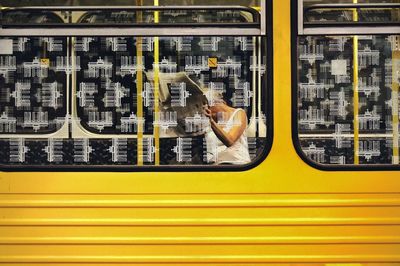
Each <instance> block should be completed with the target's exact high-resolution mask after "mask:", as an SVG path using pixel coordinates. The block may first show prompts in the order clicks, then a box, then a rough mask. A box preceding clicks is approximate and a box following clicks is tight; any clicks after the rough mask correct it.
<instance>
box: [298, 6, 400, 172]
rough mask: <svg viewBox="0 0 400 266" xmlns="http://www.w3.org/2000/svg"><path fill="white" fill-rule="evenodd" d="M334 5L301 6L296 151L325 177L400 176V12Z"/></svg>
mask: <svg viewBox="0 0 400 266" xmlns="http://www.w3.org/2000/svg"><path fill="white" fill-rule="evenodd" d="M315 2H319V3H315ZM327 2H328V1H307V0H304V1H296V4H297V5H298V6H297V8H298V13H297V19H296V20H294V21H293V23H295V24H296V25H294V27H296V28H294V30H293V40H294V42H293V44H294V45H293V55H294V58H295V59H294V61H293V84H294V86H293V88H294V91H293V104H294V106H293V108H294V110H295V113H296V116H294V117H293V129H294V133H293V137H294V143H295V146H296V148H297V151H298V153H299V154H300V155H301V156H302V157H303V158H304V159H305V160H306V161H307V162H309V163H310V164H311V165H313V166H315V167H317V168H319V169H326V170H330V169H400V167H399V84H400V80H399V71H400V36H399V34H400V27H399V24H398V23H399V18H400V17H399V15H400V12H399V11H400V4H397V3H390V2H389V3H381V2H380V3H377V2H375V3H373V1H369V2H366V1H360V2H357V1H347V2H346V1H342V2H341V3H339V2H337V3H332V1H330V2H329V3H327Z"/></svg>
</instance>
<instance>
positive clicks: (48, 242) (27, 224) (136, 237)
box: [0, 0, 400, 266]
mask: <svg viewBox="0 0 400 266" xmlns="http://www.w3.org/2000/svg"><path fill="white" fill-rule="evenodd" d="M289 7H290V3H289V1H288V0H279V1H274V13H275V17H274V23H275V24H274V50H275V54H274V56H275V61H274V70H275V72H274V83H275V88H274V109H275V114H277V115H276V116H275V120H274V123H275V125H274V130H275V132H274V146H273V148H272V151H271V153H270V155H269V157H268V158H267V159H266V160H265V162H263V163H262V164H261V165H260V166H258V167H257V168H255V169H252V170H250V171H247V172H215V173H185V172H173V173H0V265H10V264H11V263H12V265H43V264H45V263H47V264H46V265H60V266H61V265H63V266H67V265H68V266H72V265H91V266H95V265H112V266H114V265H119V266H123V265H146V266H161V265H163V266H165V265H168V266H178V265H187V266H195V265H197V266H198V265H210V266H211V265H218V266H228V265H229V266H231V265H235V266H256V265H274V266H275V265H276V266H323V265H328V266H334V265H335V266H336V265H341V266H345V265H352V266H355V265H357V266H358V265H367V266H398V265H400V193H399V192H400V181H399V180H400V173H399V172H395V171H394V172H368V171H365V172H323V171H318V170H316V169H313V168H311V167H310V166H308V165H307V164H306V163H304V162H303V161H302V160H301V159H300V158H299V157H298V155H297V154H296V152H295V150H294V148H293V145H292V141H291V133H292V132H291V122H290V121H291V104H290V102H291V85H292V84H291V82H290V71H291V69H290V62H291V57H290V56H291V55H290V51H291V50H290V48H291V39H290V9H289Z"/></svg>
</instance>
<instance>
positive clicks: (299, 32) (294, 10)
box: [290, 0, 400, 172]
mask: <svg viewBox="0 0 400 266" xmlns="http://www.w3.org/2000/svg"><path fill="white" fill-rule="evenodd" d="M303 1H304V0H291V3H290V4H291V53H292V54H291V71H292V74H291V82H292V85H291V87H292V92H291V99H292V142H293V146H294V148H295V150H296V153H297V154H298V156H299V157H300V158H301V159H302V160H303V161H304V162H305V163H306V164H308V165H309V166H311V167H313V168H315V169H317V170H320V171H333V172H335V171H399V170H400V164H398V165H394V164H392V165H389V164H380V165H379V164H376V165H372V164H359V165H354V164H353V165H351V164H349V165H334V164H322V163H317V162H315V161H313V160H311V159H310V158H309V157H307V155H306V154H305V153H304V151H303V149H302V147H301V145H300V137H299V130H298V129H299V127H298V91H299V90H298V84H299V83H298V58H297V54H298V38H299V36H335V35H337V36H359V35H385V36H386V35H391V34H392V35H400V26H397V27H393V26H383V27H382V26H380V27H373V26H372V25H371V26H370V27H366V26H365V25H363V24H355V25H354V26H353V27H351V26H347V27H327V26H320V27H318V26H317V27H315V28H312V27H308V28H306V27H304V7H303ZM371 4H372V3H371ZM327 6H328V5H327Z"/></svg>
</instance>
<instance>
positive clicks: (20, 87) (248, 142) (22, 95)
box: [0, 10, 270, 169]
mask: <svg viewBox="0 0 400 266" xmlns="http://www.w3.org/2000/svg"><path fill="white" fill-rule="evenodd" d="M228 13H229V10H227V11H225V13H224V12H222V11H221V12H220V13H218V14H217V13H216V16H217V18H216V19H218V20H224V16H228V17H229V16H230V19H232V14H228ZM41 14H42V16H43V17H42V18H41V19H42V20H46V21H48V22H49V23H51V24H56V23H62V22H63V21H62V20H63V17H62V16H60V15H59V14H57V13H51V12H49V13H46V12H45V13H41ZM116 15H119V16H120V17H118V19H120V20H129V19H132V18H131V17H130V16H129V13H126V12H119V13H118V12H117V13H115V14H110V13H107V12H104V13H98V12H96V13H93V12H88V13H86V14H81V16H80V17H79V18H74V19H75V20H76V21H80V22H83V23H86V24H91V23H98V22H103V23H104V21H105V23H109V20H112V19H116V17H115V16H116ZM135 15H136V14H135ZM175 15H176V14H169V15H168V14H164V18H165V22H166V23H168V21H169V18H168V16H170V17H171V18H173V19H174V21H176V16H175ZM181 15H182V17H183V20H188V18H187V17H190V19H193V17H192V14H181ZM236 15H237V14H236ZM141 16H142V19H143V18H145V14H141ZM151 16H153V14H151ZM185 16H187V17H185ZM56 18H57V19H56ZM133 19H137V18H133ZM216 19H215V18H214V20H216ZM246 19H247V17H246V16H244V17H240V20H241V21H245V20H246ZM32 20H34V21H35V22H37V21H38V18H36V17H33V18H32ZM60 20H61V21H60ZM143 21H145V20H143ZM156 22H158V21H156ZM82 25H83V24H82ZM0 44H1V45H0V47H1V49H0V71H1V72H0V114H1V117H0V144H1V145H2V147H4V148H3V149H1V151H0V163H1V164H2V165H4V166H6V167H19V166H26V167H47V166H50V167H51V166H60V167H78V168H79V167H82V166H84V165H86V166H93V167H96V166H99V167H100V166H101V167H108V166H113V167H117V168H118V167H120V168H121V167H123V168H124V169H125V168H127V169H130V168H136V167H143V166H158V167H162V166H183V165H184V166H188V167H189V166H201V167H207V166H216V165H225V166H248V165H250V164H251V163H252V162H256V161H258V160H259V159H260V158H262V157H263V156H264V155H265V152H266V150H267V149H268V148H269V144H268V143H269V142H268V140H267V123H269V122H270V121H267V115H268V114H267V109H268V106H267V104H266V103H267V86H266V85H267V74H268V73H269V72H268V71H269V69H268V68H267V57H266V55H267V48H266V45H267V40H266V37H261V36H180V37H165V36H163V37H157V36H147V37H134V36H132V37H118V36H113V37H96V36H91V37H46V38H45V37H12V38H11V37H10V38H4V37H3V38H1V39H0Z"/></svg>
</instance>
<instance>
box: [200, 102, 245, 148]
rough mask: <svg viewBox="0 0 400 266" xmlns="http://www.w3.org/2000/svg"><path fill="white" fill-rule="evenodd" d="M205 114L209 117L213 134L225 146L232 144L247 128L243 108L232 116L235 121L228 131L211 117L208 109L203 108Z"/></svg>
mask: <svg viewBox="0 0 400 266" xmlns="http://www.w3.org/2000/svg"><path fill="white" fill-rule="evenodd" d="M205 115H206V116H207V117H209V118H210V124H211V128H212V130H213V131H214V133H215V135H216V136H217V137H218V139H219V140H220V141H221V142H222V143H223V144H224V145H225V146H227V147H231V146H232V145H234V144H235V143H236V141H237V140H238V139H239V138H240V136H242V135H243V133H244V131H245V130H246V128H247V115H246V113H245V112H244V111H243V110H240V111H239V112H237V113H236V115H235V117H234V118H233V119H234V121H235V122H234V123H233V126H232V128H231V129H230V130H229V132H225V130H224V129H223V127H222V126H221V125H219V124H218V123H217V122H216V121H215V120H214V119H213V118H212V115H211V111H210V110H209V109H205Z"/></svg>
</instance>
